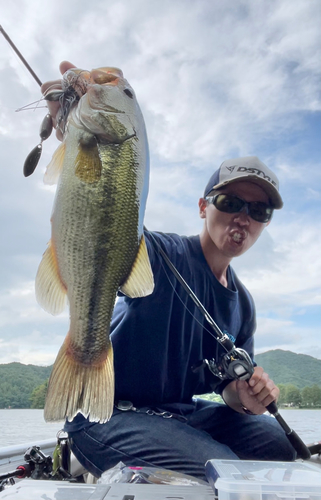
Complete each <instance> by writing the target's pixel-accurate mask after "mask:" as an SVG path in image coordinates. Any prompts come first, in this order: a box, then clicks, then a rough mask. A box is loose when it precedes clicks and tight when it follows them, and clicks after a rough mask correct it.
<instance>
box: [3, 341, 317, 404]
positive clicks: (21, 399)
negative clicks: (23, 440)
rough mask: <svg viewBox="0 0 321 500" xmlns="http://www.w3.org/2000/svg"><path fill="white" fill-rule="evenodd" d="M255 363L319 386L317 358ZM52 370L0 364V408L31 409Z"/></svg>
mask: <svg viewBox="0 0 321 500" xmlns="http://www.w3.org/2000/svg"><path fill="white" fill-rule="evenodd" d="M255 361H256V363H257V364H258V365H259V366H262V367H263V368H264V370H265V371H266V372H267V373H268V374H269V376H270V378H271V379H272V380H273V381H274V382H275V383H276V384H285V385H286V384H292V385H295V386H296V387H298V389H303V387H311V386H313V385H318V386H319V387H321V360H320V359H316V358H313V357H312V356H306V355H305V354H295V353H294V352H291V351H282V350H280V349H276V350H274V351H267V352H264V353H262V354H257V355H256V356H255ZM51 370H52V366H35V365H23V364H21V363H8V364H3V365H1V364H0V408H8V407H11V408H30V407H31V402H30V397H31V394H32V392H33V391H34V389H35V388H37V387H39V386H40V385H42V384H44V382H46V380H47V379H48V378H49V375H50V373H51ZM43 390H44V389H43V388H41V391H42V392H43Z"/></svg>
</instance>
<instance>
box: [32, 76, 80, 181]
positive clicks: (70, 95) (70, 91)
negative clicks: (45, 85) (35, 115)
mask: <svg viewBox="0 0 321 500" xmlns="http://www.w3.org/2000/svg"><path fill="white" fill-rule="evenodd" d="M44 99H45V100H46V101H59V103H60V115H59V117H58V119H57V122H58V127H59V129H60V130H61V132H62V133H63V134H64V132H65V127H66V122H67V118H68V114H69V111H70V109H71V108H72V106H73V104H74V103H75V102H77V101H79V99H80V97H79V95H78V93H77V92H76V90H75V89H74V88H73V87H72V86H71V85H70V86H68V87H67V88H66V89H64V90H62V91H57V90H53V91H51V92H48V93H47V94H46V95H45V96H44ZM52 129H53V122H52V117H51V115H50V114H49V113H47V114H46V116H45V117H44V119H43V121H42V123H41V126H40V131H39V135H40V139H41V141H40V143H39V144H37V146H36V147H35V148H33V149H32V151H31V152H30V153H29V154H28V156H27V158H26V160H25V162H24V166H23V174H24V176H25V177H29V175H31V174H33V172H34V171H35V169H36V167H37V165H38V163H39V160H40V157H41V153H42V143H43V141H45V140H46V139H48V137H50V135H51V132H52Z"/></svg>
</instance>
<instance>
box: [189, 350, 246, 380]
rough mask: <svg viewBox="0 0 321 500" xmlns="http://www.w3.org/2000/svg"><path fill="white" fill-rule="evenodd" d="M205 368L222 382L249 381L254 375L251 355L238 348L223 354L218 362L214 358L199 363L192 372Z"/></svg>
mask: <svg viewBox="0 0 321 500" xmlns="http://www.w3.org/2000/svg"><path fill="white" fill-rule="evenodd" d="M205 367H207V368H208V369H209V370H210V372H211V373H212V375H214V376H215V377H218V378H219V379H220V380H248V379H250V378H251V376H252V375H253V373H254V367H253V363H252V360H251V358H250V356H249V354H248V353H247V352H246V351H244V349H240V348H237V347H234V348H233V349H232V350H231V351H229V352H226V353H225V354H223V355H222V356H221V357H220V359H219V361H218V362H216V361H215V359H214V358H212V359H210V360H208V359H203V360H201V361H199V362H198V363H196V365H194V366H193V367H192V370H193V371H194V372H196V371H199V370H200V369H201V368H205Z"/></svg>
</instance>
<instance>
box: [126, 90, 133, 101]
mask: <svg viewBox="0 0 321 500" xmlns="http://www.w3.org/2000/svg"><path fill="white" fill-rule="evenodd" d="M124 92H125V94H126V95H128V97H130V98H131V99H133V97H134V95H133V93H132V92H131V91H130V90H129V89H124Z"/></svg>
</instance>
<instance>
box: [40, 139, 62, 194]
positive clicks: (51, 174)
mask: <svg viewBox="0 0 321 500" xmlns="http://www.w3.org/2000/svg"><path fill="white" fill-rule="evenodd" d="M65 153H66V144H65V142H62V143H61V144H60V146H58V148H57V149H56V151H55V152H54V154H53V155H52V159H51V161H50V163H49V165H48V166H47V169H46V172H45V175H44V178H43V182H44V183H45V184H48V185H50V186H51V185H53V184H57V182H58V178H59V176H60V173H61V170H62V166H63V163H64V159H65Z"/></svg>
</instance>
